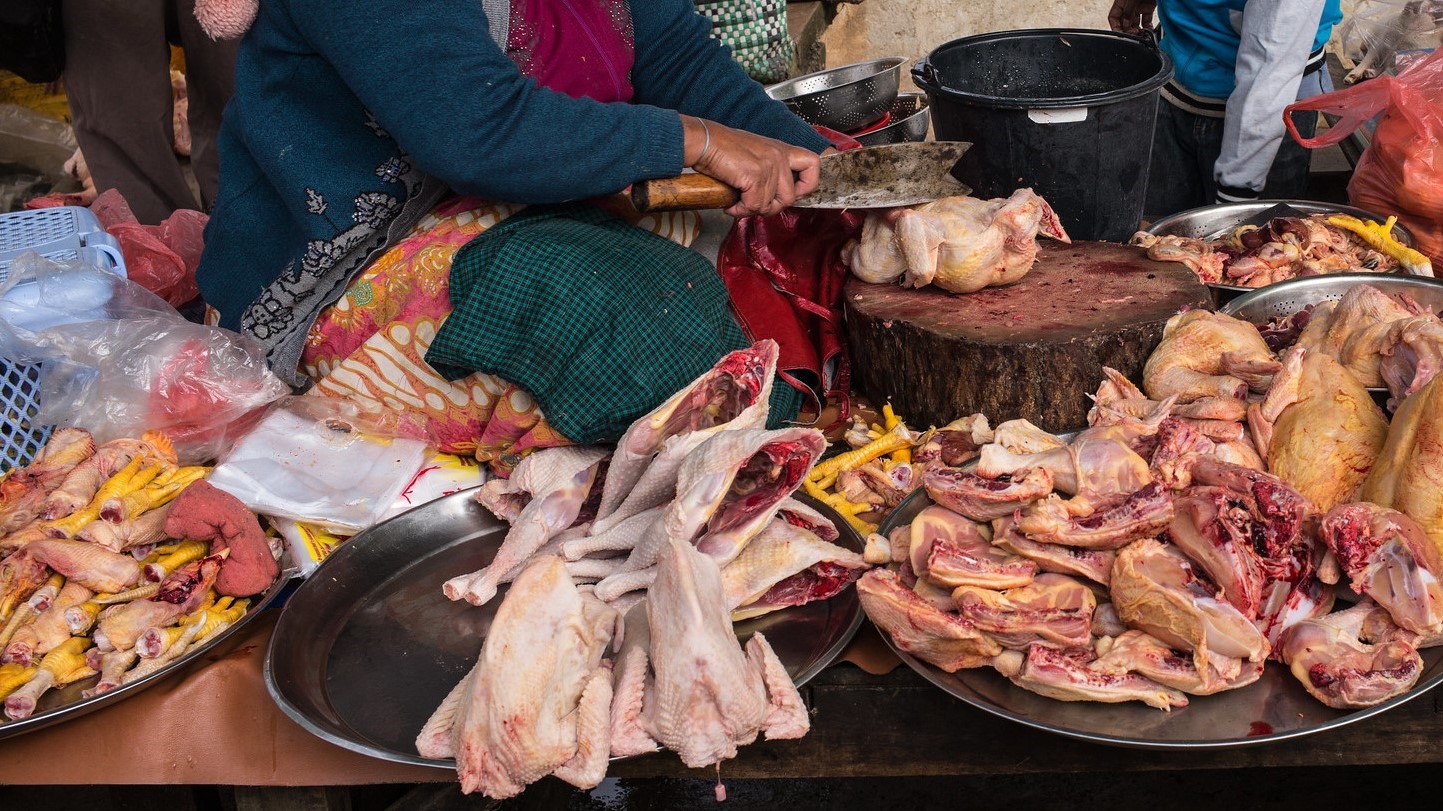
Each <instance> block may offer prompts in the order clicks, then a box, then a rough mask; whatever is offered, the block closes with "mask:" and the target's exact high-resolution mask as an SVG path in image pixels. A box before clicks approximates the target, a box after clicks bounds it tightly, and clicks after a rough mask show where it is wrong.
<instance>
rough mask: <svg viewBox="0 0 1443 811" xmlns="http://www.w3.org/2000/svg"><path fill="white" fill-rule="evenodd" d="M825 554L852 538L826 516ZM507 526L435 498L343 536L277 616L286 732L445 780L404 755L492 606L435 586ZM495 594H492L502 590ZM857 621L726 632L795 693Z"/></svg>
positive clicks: (481, 633) (276, 661)
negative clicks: (761, 636)
mask: <svg viewBox="0 0 1443 811" xmlns="http://www.w3.org/2000/svg"><path fill="white" fill-rule="evenodd" d="M798 498H801V499H802V500H803V501H806V502H807V503H808V504H809V505H810V506H812V507H813V508H816V509H817V510H819V511H821V512H822V513H823V514H825V515H827V516H828V517H829V518H831V519H832V520H833V521H834V522H836V523H837V525H838V529H839V530H840V531H841V533H842V537H841V538H840V539H839V541H838V543H840V544H842V545H844V546H847V547H848V548H851V549H854V550H857V551H861V549H862V539H861V538H860V537H859V536H858V535H857V533H856V532H855V531H853V530H852V529H851V527H850V526H848V525H847V523H846V522H845V521H843V520H841V519H840V517H838V516H837V515H836V513H835V512H833V511H832V510H831V509H830V508H828V507H826V506H825V505H822V504H819V503H817V502H816V501H814V500H810V499H807V498H805V497H803V496H801V495H799V496H798ZM506 530H507V524H505V523H504V522H502V521H500V520H498V519H497V518H495V517H494V516H492V515H491V513H490V512H488V511H487V510H486V509H485V508H484V507H482V506H481V505H480V504H477V503H476V500H475V490H474V488H473V489H471V490H463V491H461V492H459V493H454V494H452V495H449V496H445V497H442V498H439V499H437V500H435V501H432V502H430V503H428V504H424V505H422V506H420V507H417V508H415V509H413V510H410V511H408V512H405V513H402V514H401V515H398V516H396V517H395V518H392V519H391V520H389V521H385V522H383V523H380V524H377V525H376V526H374V527H372V528H370V529H368V530H366V531H364V532H362V533H360V534H358V535H356V537H354V538H352V539H351V540H350V541H347V542H346V543H345V544H344V545H343V546H341V547H340V548H339V549H337V550H336V551H335V552H334V553H332V555H331V556H330V557H329V558H327V559H326V562H325V563H323V564H322V565H321V566H320V568H318V569H317V570H316V571H315V572H314V573H312V575H311V577H310V578H309V579H308V580H306V582H305V583H304V584H303V585H302V586H301V587H300V588H299V589H297V590H296V593H295V594H294V595H293V596H292V597H291V599H290V601H289V602H288V603H287V605H286V611H285V613H284V614H282V615H281V618H280V621H279V622H278V623H277V625H276V630H275V635H274V636H273V637H272V639H271V646H270V651H269V652H268V654H267V656H266V665H265V680H266V688H267V689H268V690H269V691H270V694H271V696H272V698H274V699H275V701H276V703H277V704H278V705H279V706H280V708H281V709H282V710H283V711H284V712H285V713H286V715H288V716H290V717H291V718H292V719H293V720H295V722H296V723H298V724H300V725H301V726H302V727H304V728H306V729H307V730H309V731H310V732H312V733H313V734H315V735H317V736H319V737H321V738H323V739H325V740H327V741H330V742H331V743H334V744H336V745H338V746H342V747H345V748H346V749H350V750H352V751H355V752H360V753H361V754H364V755H370V756H371V757H377V758H381V759H383V760H390V761H394V762H397V763H410V764H415V765H421V766H434V767H438V768H445V769H454V768H455V763H454V762H453V761H451V760H436V759H430V758H423V757H421V756H420V755H418V754H416V748H415V740H416V734H417V733H418V732H420V730H421V726H422V725H423V724H424V723H425V722H426V719H427V718H429V717H430V715H431V713H432V712H433V711H434V710H435V709H436V707H437V706H439V705H440V703H441V699H442V698H444V697H445V696H446V694H447V693H448V692H450V690H451V688H452V687H455V686H456V683H457V682H458V681H460V680H461V678H462V677H463V676H465V675H466V672H467V671H469V670H470V669H471V666H472V665H473V664H475V662H476V657H477V655H478V654H479V653H480V650H481V641H482V640H483V639H484V638H485V636H486V629H487V627H488V626H489V625H490V623H491V618H492V617H493V616H495V613H496V607H497V606H498V605H499V604H500V602H501V600H500V598H499V597H498V598H497V599H495V600H492V601H491V602H490V603H488V604H487V605H485V606H482V607H480V608H476V607H474V606H471V605H468V604H467V603H464V602H451V601H450V600H448V599H446V597H445V596H444V595H443V594H442V593H441V584H442V583H443V582H444V581H446V580H447V579H449V578H451V577H454V576H456V575H459V574H464V573H466V572H470V571H475V570H476V569H479V568H481V567H482V566H484V565H486V564H487V563H488V562H489V561H490V560H491V558H492V557H493V556H494V555H495V554H496V550H497V548H498V547H499V546H500V543H501V540H502V538H504V537H505V534H506ZM503 593H504V589H503ZM861 623H862V607H861V603H860V601H859V600H858V599H857V594H856V591H855V590H854V589H850V588H849V589H847V590H846V591H844V592H842V593H841V594H838V595H837V596H835V597H833V598H832V599H830V600H825V601H821V602H815V603H809V604H807V605H802V606H796V607H793V608H788V609H783V610H781V611H777V612H774V613H772V614H768V615H766V616H763V617H758V618H756V619H754V620H747V621H745V622H740V623H737V626H736V632H737V636H738V637H740V638H741V639H742V640H743V641H745V640H746V639H747V638H748V637H750V636H751V634H753V633H755V632H757V631H762V632H764V633H765V634H766V636H767V640H768V641H769V642H771V644H772V647H773V648H774V649H775V650H776V652H777V656H778V657H779V658H780V659H781V660H782V664H784V665H785V666H786V668H787V672H788V673H790V674H791V676H792V679H793V680H794V681H795V682H796V683H797V684H798V685H801V684H803V683H805V682H806V681H808V680H809V679H811V678H812V677H813V676H815V675H816V674H817V673H819V672H820V671H821V670H822V669H823V668H825V667H826V666H827V665H829V664H831V662H832V660H834V659H835V658H836V657H837V656H838V654H840V653H841V652H842V649H843V648H845V647H846V645H847V643H848V642H849V641H851V638H852V636H853V634H855V633H856V631H857V628H858V627H859V626H860V625H861Z"/></svg>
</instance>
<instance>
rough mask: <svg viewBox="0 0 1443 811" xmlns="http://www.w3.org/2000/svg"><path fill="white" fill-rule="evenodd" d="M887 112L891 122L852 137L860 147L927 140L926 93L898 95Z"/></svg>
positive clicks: (929, 115) (928, 120) (928, 113)
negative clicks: (890, 116) (889, 114)
mask: <svg viewBox="0 0 1443 811" xmlns="http://www.w3.org/2000/svg"><path fill="white" fill-rule="evenodd" d="M888 112H890V113H891V114H892V120H891V121H889V122H887V125H886V126H885V127H878V128H877V129H874V130H872V131H871V132H864V133H862V134H861V135H853V136H852V137H853V138H856V139H857V142H858V143H860V144H861V145H862V146H881V145H882V144H901V143H908V142H915V141H925V140H927V124H928V123H929V122H930V121H931V119H932V116H931V113H930V112H929V111H928V109H927V94H926V93H898V94H897V100H896V101H894V102H892V108H891V109H890V110H888Z"/></svg>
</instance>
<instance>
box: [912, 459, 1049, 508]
mask: <svg viewBox="0 0 1443 811" xmlns="http://www.w3.org/2000/svg"><path fill="white" fill-rule="evenodd" d="M922 485H923V486H924V487H926V488H927V495H928V496H930V497H931V498H932V500H933V501H935V502H937V503H938V504H940V505H942V506H943V507H946V508H947V509H949V510H952V511H953V512H955V513H958V514H960V515H963V516H966V517H967V518H970V519H972V520H973V521H991V520H993V519H994V518H1002V517H1004V516H1008V515H1011V514H1012V513H1013V512H1015V511H1016V510H1017V508H1019V507H1024V506H1026V505H1028V504H1031V503H1032V502H1034V501H1036V500H1037V499H1039V498H1042V497H1043V496H1046V495H1048V494H1049V493H1051V492H1052V474H1051V473H1049V472H1048V471H1047V469H1046V468H1041V467H1038V468H1033V469H1031V470H1019V471H1017V472H1016V473H1008V474H1003V475H1001V476H998V477H997V478H995V479H985V478H983V477H981V476H978V475H977V474H976V473H972V472H970V471H966V470H959V469H957V468H954V467H934V468H932V469H930V470H928V471H927V472H926V473H924V474H922Z"/></svg>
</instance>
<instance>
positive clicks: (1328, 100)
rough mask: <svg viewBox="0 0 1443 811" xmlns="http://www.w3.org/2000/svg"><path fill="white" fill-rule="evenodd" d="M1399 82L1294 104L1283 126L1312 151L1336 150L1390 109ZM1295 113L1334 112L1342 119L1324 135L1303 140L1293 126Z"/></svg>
mask: <svg viewBox="0 0 1443 811" xmlns="http://www.w3.org/2000/svg"><path fill="white" fill-rule="evenodd" d="M1397 81H1398V80H1397V79H1395V78H1393V77H1392V76H1379V77H1378V78H1376V79H1371V80H1369V81H1366V82H1364V83H1362V84H1358V85H1354V86H1352V87H1349V88H1346V89H1343V90H1335V91H1333V92H1332V93H1324V94H1323V95H1321V96H1314V97H1312V98H1310V99H1304V100H1303V101H1298V102H1294V103H1292V104H1289V105H1288V106H1287V109H1285V110H1283V123H1284V125H1286V126H1287V128H1288V134H1289V135H1290V136H1292V138H1293V140H1294V141H1297V142H1298V143H1299V144H1301V145H1302V146H1305V147H1307V148H1308V149H1317V148H1318V147H1323V146H1332V145H1333V144H1336V143H1338V142H1340V141H1342V140H1343V139H1344V138H1347V137H1348V136H1349V135H1352V134H1353V133H1354V132H1355V131H1357V129H1358V128H1359V127H1361V126H1363V125H1364V124H1366V123H1368V122H1369V121H1370V120H1372V118H1373V117H1374V116H1376V115H1377V114H1378V113H1381V112H1383V111H1384V110H1386V109H1388V104H1389V101H1390V100H1391V99H1392V96H1393V90H1394V88H1395V86H1396V83H1397ZM1295 110H1301V111H1304V112H1306V111H1310V110H1316V111H1319V112H1328V111H1332V112H1333V113H1335V114H1337V115H1338V116H1339V118H1338V121H1337V122H1336V123H1334V124H1332V125H1331V126H1329V127H1328V131H1327V132H1325V133H1323V134H1322V135H1319V136H1317V137H1314V138H1303V137H1300V136H1299V134H1298V127H1297V125H1296V124H1294V123H1293V112H1294V111H1295Z"/></svg>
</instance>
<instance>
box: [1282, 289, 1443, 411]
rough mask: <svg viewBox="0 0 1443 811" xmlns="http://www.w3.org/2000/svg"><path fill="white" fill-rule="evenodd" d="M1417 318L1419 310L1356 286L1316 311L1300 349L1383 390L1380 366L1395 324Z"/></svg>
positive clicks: (1309, 318) (1301, 336)
mask: <svg viewBox="0 0 1443 811" xmlns="http://www.w3.org/2000/svg"><path fill="white" fill-rule="evenodd" d="M1415 315H1418V310H1417V309H1416V308H1414V307H1411V306H1410V305H1409V303H1408V302H1403V301H1398V300H1396V299H1394V298H1393V297H1391V296H1389V295H1388V294H1386V293H1384V292H1383V291H1381V290H1379V289H1378V288H1376V287H1374V286H1372V285H1368V284H1360V285H1354V286H1353V287H1352V288H1350V289H1349V290H1348V292H1347V293H1345V294H1343V297H1342V298H1341V299H1339V300H1338V301H1336V302H1331V301H1325V302H1322V303H1320V304H1318V305H1317V306H1315V307H1314V308H1313V310H1312V313H1311V314H1310V315H1309V317H1308V323H1307V326H1305V327H1304V328H1303V332H1302V334H1301V335H1299V336H1298V342H1297V346H1301V347H1303V348H1305V349H1308V350H1313V351H1318V352H1322V353H1324V354H1327V355H1329V356H1331V357H1332V358H1334V359H1335V360H1337V361H1338V362H1339V363H1341V364H1343V366H1345V367H1346V368H1347V369H1348V371H1350V372H1352V373H1353V375H1354V376H1355V377H1357V378H1358V382H1360V383H1362V384H1363V385H1364V386H1381V385H1383V378H1382V375H1381V373H1380V370H1379V365H1380V363H1381V361H1382V353H1383V351H1384V349H1385V347H1388V346H1390V345H1391V344H1392V343H1393V341H1392V340H1390V338H1389V334H1390V332H1392V330H1393V324H1394V322H1397V321H1400V320H1403V319H1407V318H1411V317H1412V316H1415Z"/></svg>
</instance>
